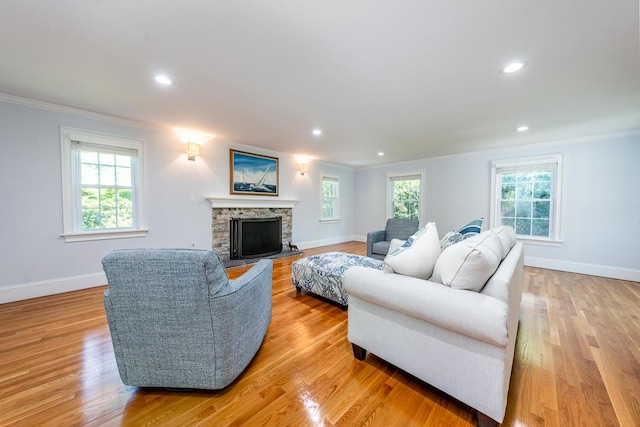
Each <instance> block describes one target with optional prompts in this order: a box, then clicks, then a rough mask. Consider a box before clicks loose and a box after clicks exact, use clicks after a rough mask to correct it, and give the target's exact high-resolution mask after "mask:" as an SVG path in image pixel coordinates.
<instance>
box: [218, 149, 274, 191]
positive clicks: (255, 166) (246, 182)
mask: <svg viewBox="0 0 640 427" xmlns="http://www.w3.org/2000/svg"><path fill="white" fill-rule="evenodd" d="M279 193H280V164H279V159H278V158H277V157H271V156H266V155H263V154H255V153H249V152H247V151H240V150H234V149H232V148H231V149H229V194H234V195H243V196H272V197H273V196H278V195H279Z"/></svg>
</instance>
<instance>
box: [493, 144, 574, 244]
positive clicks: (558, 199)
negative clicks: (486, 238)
mask: <svg viewBox="0 0 640 427" xmlns="http://www.w3.org/2000/svg"><path fill="white" fill-rule="evenodd" d="M563 160H564V156H563V155H562V154H550V155H546V156H534V157H521V158H517V159H510V160H494V161H492V162H491V211H490V215H489V217H490V220H491V221H490V224H491V228H495V227H497V226H498V201H499V200H500V197H499V196H498V191H499V189H498V188H497V179H496V178H497V174H498V169H500V168H509V167H520V166H537V165H543V164H546V163H556V164H557V169H556V182H555V198H554V211H553V236H552V237H551V238H546V237H521V236H518V237H517V239H518V241H520V242H523V243H528V244H533V245H542V246H561V245H562V243H564V241H563V240H562V187H563V186H562V177H563V175H564V174H563V167H564V166H563Z"/></svg>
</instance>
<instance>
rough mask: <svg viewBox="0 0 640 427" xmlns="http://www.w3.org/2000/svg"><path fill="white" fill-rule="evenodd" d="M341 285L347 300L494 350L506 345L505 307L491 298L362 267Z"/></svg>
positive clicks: (499, 301) (355, 269) (350, 272)
mask: <svg viewBox="0 0 640 427" xmlns="http://www.w3.org/2000/svg"><path fill="white" fill-rule="evenodd" d="M343 285H344V288H345V290H346V291H347V292H348V293H349V298H352V297H355V298H360V299H362V300H365V301H367V302H369V303H372V304H375V305H378V306H381V307H385V308H388V309H390V310H393V311H396V312H400V313H403V314H405V315H407V316H411V317H414V318H417V319H421V320H424V321H426V322H429V323H432V324H434V325H437V326H440V327H442V328H445V329H448V330H451V331H455V332H457V333H460V334H463V335H466V336H469V337H471V338H474V339H477V340H480V341H484V342H487V343H489V344H492V345H495V346H498V347H503V348H504V347H506V346H507V344H508V341H509V340H508V334H507V317H508V306H507V304H506V303H505V302H503V301H501V300H499V299H496V298H493V297H491V296H488V295H483V294H480V293H476V292H472V291H466V290H460V289H453V288H450V287H448V286H444V285H441V284H439V283H435V282H430V281H428V280H421V279H416V278H413V277H409V276H403V275H400V274H395V273H389V272H386V271H383V270H374V269H370V268H366V267H352V268H350V269H349V270H347V272H346V273H345V276H344V279H343Z"/></svg>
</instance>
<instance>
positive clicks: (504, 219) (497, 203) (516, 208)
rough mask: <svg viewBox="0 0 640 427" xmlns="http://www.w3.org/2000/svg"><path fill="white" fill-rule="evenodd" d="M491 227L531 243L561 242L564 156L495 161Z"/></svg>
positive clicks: (493, 167)
mask: <svg viewBox="0 0 640 427" xmlns="http://www.w3.org/2000/svg"><path fill="white" fill-rule="evenodd" d="M492 175H493V176H492V184H491V187H492V197H491V219H492V227H498V226H501V225H510V226H511V227H513V229H514V230H515V232H516V235H517V236H518V237H519V238H522V239H527V240H530V241H531V242H535V241H538V242H559V241H560V208H561V189H562V185H561V184H562V182H561V179H562V155H554V156H549V157H537V158H526V159H520V160H510V161H494V162H493V163H492Z"/></svg>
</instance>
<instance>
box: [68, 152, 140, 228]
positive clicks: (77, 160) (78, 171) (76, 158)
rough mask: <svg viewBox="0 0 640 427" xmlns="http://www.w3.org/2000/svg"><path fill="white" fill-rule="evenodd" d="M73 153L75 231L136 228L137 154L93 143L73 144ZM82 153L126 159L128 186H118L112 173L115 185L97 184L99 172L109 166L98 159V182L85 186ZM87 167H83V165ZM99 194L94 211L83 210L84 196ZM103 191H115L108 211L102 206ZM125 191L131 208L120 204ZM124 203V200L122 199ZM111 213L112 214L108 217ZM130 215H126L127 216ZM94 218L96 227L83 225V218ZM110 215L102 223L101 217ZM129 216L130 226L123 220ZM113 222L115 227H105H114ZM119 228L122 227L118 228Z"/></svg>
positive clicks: (91, 209)
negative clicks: (109, 218) (109, 219)
mask: <svg viewBox="0 0 640 427" xmlns="http://www.w3.org/2000/svg"><path fill="white" fill-rule="evenodd" d="M72 150H73V162H74V168H73V171H74V172H73V174H74V178H73V179H74V182H75V183H76V185H75V186H74V207H75V215H74V217H75V228H76V230H77V231H98V230H100V231H109V230H110V231H117V230H132V229H136V228H138V217H137V215H135V212H136V211H137V210H138V201H137V184H136V176H137V173H136V170H137V163H138V162H137V160H138V150H135V149H131V148H126V147H115V146H113V147H112V146H105V145H100V144H92V143H84V142H79V141H72ZM82 152H91V153H98V154H102V153H104V154H112V155H119V156H126V157H128V158H129V183H130V184H129V185H119V184H118V182H117V171H114V183H113V184H102V183H101V182H100V177H101V170H102V167H103V166H104V167H109V166H111V165H103V164H102V163H101V162H100V158H99V157H98V160H97V163H96V165H97V167H98V182H97V183H86V182H83V180H82V164H83V162H82V156H81V153H82ZM85 164H86V163H85ZM117 167H118V166H117V165H114V168H117ZM92 189H96V190H98V197H97V207H88V206H85V197H84V195H85V194H86V193H87V192H88V191H90V190H92ZM103 190H113V191H114V193H115V194H114V198H115V201H114V206H113V207H111V209H109V207H108V206H106V205H105V204H106V203H105V202H107V199H106V198H105V199H103V198H102V194H105V193H106V191H103ZM124 191H130V192H131V206H123V205H125V203H124V202H123V203H122V204H121V203H120V194H121V193H122V192H124ZM125 200H126V199H125ZM110 211H113V212H112V213H110ZM128 212H130V214H129V215H127V213H128ZM92 213H93V214H95V215H96V216H97V217H98V219H97V220H95V221H94V224H96V226H95V227H87V226H86V221H85V215H86V218H87V221H89V222H90V221H91V214H92ZM107 214H108V215H109V217H112V218H114V219H112V220H111V221H108V220H107V221H104V222H103V216H106V215H107ZM128 216H130V217H131V222H130V225H124V224H129V221H126V220H125V218H126V217H128ZM113 221H115V226H106V224H107V223H109V222H111V223H113ZM121 224H122V225H121Z"/></svg>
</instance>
